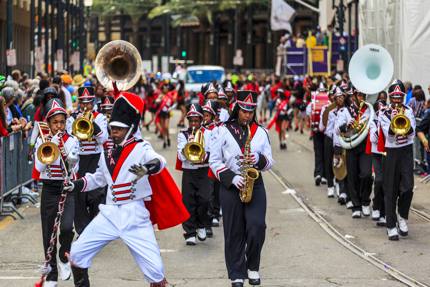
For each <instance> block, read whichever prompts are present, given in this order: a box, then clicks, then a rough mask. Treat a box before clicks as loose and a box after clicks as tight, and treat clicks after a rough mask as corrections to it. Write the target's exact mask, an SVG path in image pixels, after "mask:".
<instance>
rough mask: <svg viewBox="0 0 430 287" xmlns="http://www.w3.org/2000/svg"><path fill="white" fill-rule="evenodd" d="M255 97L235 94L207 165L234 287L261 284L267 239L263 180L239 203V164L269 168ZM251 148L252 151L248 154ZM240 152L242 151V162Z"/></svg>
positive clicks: (267, 145)
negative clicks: (217, 199)
mask: <svg viewBox="0 0 430 287" xmlns="http://www.w3.org/2000/svg"><path fill="white" fill-rule="evenodd" d="M256 106H257V94H256V93H254V92H251V91H238V92H237V101H236V105H235V107H234V109H233V112H232V114H231V116H230V119H229V121H227V122H226V123H225V124H224V125H222V126H219V127H218V132H217V133H216V134H213V142H212V145H211V154H210V159H209V164H210V167H211V169H212V172H213V173H214V174H215V176H216V177H217V179H218V180H219V181H220V182H221V189H220V201H221V207H222V211H223V222H224V240H225V260H226V265H227V271H228V277H229V278H230V279H231V283H232V286H234V287H239V286H243V284H244V279H246V278H248V279H249V283H250V284H251V285H259V284H260V275H259V273H258V271H259V269H260V257H261V250H262V247H263V243H264V239H265V230H266V223H265V216H266V191H265V187H264V183H263V180H262V176H261V173H260V176H259V177H258V179H257V180H256V181H255V183H254V190H253V198H252V200H251V201H250V202H249V203H243V202H242V201H241V199H240V196H239V190H240V189H241V188H242V187H244V185H245V184H246V182H245V181H246V180H247V179H246V178H244V177H243V175H244V174H243V173H242V172H241V170H240V167H239V165H240V163H241V162H242V163H243V164H248V163H249V164H252V165H253V166H254V167H255V168H256V169H257V170H259V171H265V170H268V169H270V168H271V166H272V163H273V159H272V151H271V147H270V142H269V137H268V134H267V131H266V130H265V129H264V128H262V127H261V126H259V125H258V124H257V123H256V121H255V109H256ZM248 148H250V150H249V149H248ZM244 151H248V152H249V153H248V152H246V154H245V156H246V158H244Z"/></svg>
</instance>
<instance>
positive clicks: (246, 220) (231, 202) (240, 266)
mask: <svg viewBox="0 0 430 287" xmlns="http://www.w3.org/2000/svg"><path fill="white" fill-rule="evenodd" d="M220 201H221V207H222V216H223V226H224V252H225V262H226V265H227V271H228V278H230V279H231V280H235V279H246V278H248V274H247V269H249V270H251V271H258V270H259V269H260V257H261V250H262V248H263V244H264V239H265V234H266V219H265V218H266V190H265V188H264V183H263V180H262V178H261V175H260V177H259V179H258V180H257V181H256V182H255V185H254V191H253V196H252V200H251V202H249V203H243V202H241V200H240V198H239V190H238V189H237V188H236V187H234V186H232V187H229V188H226V187H225V186H224V185H221V189H220Z"/></svg>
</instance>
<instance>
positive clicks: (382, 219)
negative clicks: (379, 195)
mask: <svg viewBox="0 0 430 287" xmlns="http://www.w3.org/2000/svg"><path fill="white" fill-rule="evenodd" d="M376 226H381V227H383V226H387V220H386V219H385V217H380V218H379V219H378V221H376Z"/></svg>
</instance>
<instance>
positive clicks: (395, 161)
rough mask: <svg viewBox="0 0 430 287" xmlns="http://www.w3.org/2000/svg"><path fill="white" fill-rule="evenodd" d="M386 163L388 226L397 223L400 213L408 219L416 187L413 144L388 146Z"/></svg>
mask: <svg viewBox="0 0 430 287" xmlns="http://www.w3.org/2000/svg"><path fill="white" fill-rule="evenodd" d="M386 152H387V156H386V158H385V163H384V176H383V178H384V199H385V216H386V219H387V228H394V227H396V224H397V215H396V207H397V209H398V212H399V215H400V216H401V217H402V218H404V219H408V217H409V209H410V207H411V203H412V197H413V188H414V174H413V170H414V154H413V148H412V144H410V145H408V146H404V147H400V148H386Z"/></svg>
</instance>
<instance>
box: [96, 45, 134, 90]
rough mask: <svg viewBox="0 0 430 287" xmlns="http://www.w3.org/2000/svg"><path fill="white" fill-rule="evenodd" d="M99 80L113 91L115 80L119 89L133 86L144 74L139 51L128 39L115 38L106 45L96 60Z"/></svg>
mask: <svg viewBox="0 0 430 287" xmlns="http://www.w3.org/2000/svg"><path fill="white" fill-rule="evenodd" d="M95 69H96V76H97V79H98V80H99V82H100V83H101V84H102V85H103V86H104V87H105V88H106V89H108V90H110V91H112V90H114V88H113V82H115V84H116V86H117V88H118V90H119V91H126V90H128V89H130V88H132V87H133V86H134V85H135V84H136V83H137V81H139V79H140V77H141V75H142V60H141V56H140V54H139V51H138V50H137V49H136V47H135V46H133V45H132V44H130V43H129V42H127V41H123V40H115V41H111V42H109V43H107V44H106V45H104V46H103V47H102V48H101V49H100V51H99V52H98V53H97V57H96V60H95Z"/></svg>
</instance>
